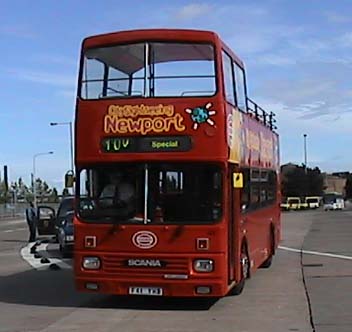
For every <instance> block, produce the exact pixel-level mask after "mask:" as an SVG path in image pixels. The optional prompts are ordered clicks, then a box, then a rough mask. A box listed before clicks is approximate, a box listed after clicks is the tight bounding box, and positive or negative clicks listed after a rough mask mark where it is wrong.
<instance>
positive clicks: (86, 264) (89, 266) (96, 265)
mask: <svg viewBox="0 0 352 332" xmlns="http://www.w3.org/2000/svg"><path fill="white" fill-rule="evenodd" d="M82 266H83V268H85V269H86V270H99V269H100V259H99V257H83V263H82Z"/></svg>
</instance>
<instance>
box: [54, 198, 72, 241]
mask: <svg viewBox="0 0 352 332" xmlns="http://www.w3.org/2000/svg"><path fill="white" fill-rule="evenodd" d="M73 210H74V197H73V196H67V197H64V198H63V199H62V200H61V202H60V205H59V208H58V210H57V215H56V220H55V239H56V241H57V242H59V231H60V227H61V225H62V222H63V221H64V220H65V218H66V215H67V213H68V212H72V211H73Z"/></svg>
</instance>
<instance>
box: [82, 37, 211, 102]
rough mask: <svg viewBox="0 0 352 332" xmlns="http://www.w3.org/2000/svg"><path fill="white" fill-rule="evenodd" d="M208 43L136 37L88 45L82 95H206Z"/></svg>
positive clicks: (97, 96) (86, 97)
mask: <svg viewBox="0 0 352 332" xmlns="http://www.w3.org/2000/svg"><path fill="white" fill-rule="evenodd" d="M214 56H215V55H214V48H213V46H212V45H210V44H199V43H147V42H146V43H136V44H127V45H116V46H109V47H101V48H94V49H88V50H86V51H85V53H84V62H83V68H82V75H81V83H80V96H81V98H83V99H100V98H126V97H186V96H211V95H214V94H215V92H216V81H215V61H214Z"/></svg>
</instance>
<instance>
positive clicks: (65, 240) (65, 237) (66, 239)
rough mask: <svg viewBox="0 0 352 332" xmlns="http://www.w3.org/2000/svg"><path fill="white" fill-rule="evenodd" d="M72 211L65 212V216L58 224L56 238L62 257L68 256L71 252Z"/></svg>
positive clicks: (72, 241)
mask: <svg viewBox="0 0 352 332" xmlns="http://www.w3.org/2000/svg"><path fill="white" fill-rule="evenodd" d="M73 216H74V212H73V211H69V212H67V213H66V216H65V218H64V219H63V220H62V221H61V224H60V225H59V226H58V240H59V244H60V252H61V254H62V257H70V256H72V253H73V243H74V233H73Z"/></svg>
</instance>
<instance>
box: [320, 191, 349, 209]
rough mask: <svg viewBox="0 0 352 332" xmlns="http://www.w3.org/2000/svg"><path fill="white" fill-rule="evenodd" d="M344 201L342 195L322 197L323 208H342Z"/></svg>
mask: <svg viewBox="0 0 352 332" xmlns="http://www.w3.org/2000/svg"><path fill="white" fill-rule="evenodd" d="M344 208H345V201H344V199H343V197H342V195H327V196H326V197H324V210H325V211H329V210H343V209H344Z"/></svg>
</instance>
